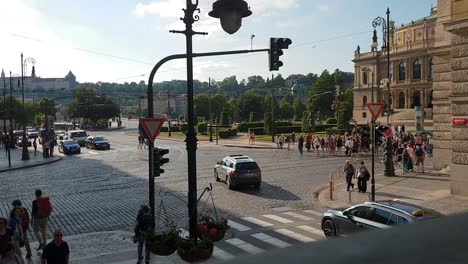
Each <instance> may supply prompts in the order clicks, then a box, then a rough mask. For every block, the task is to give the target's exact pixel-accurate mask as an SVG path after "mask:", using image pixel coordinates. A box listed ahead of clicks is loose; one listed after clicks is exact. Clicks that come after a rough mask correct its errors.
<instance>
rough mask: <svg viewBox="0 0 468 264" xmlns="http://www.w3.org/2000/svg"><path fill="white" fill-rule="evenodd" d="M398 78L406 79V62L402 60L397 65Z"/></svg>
mask: <svg viewBox="0 0 468 264" xmlns="http://www.w3.org/2000/svg"><path fill="white" fill-rule="evenodd" d="M398 80H400V81H404V80H406V62H402V63H400V65H399V66H398Z"/></svg>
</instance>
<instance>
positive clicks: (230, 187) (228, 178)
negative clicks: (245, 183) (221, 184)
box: [226, 176, 235, 190]
mask: <svg viewBox="0 0 468 264" xmlns="http://www.w3.org/2000/svg"><path fill="white" fill-rule="evenodd" d="M226 183H227V186H228V188H229V190H234V189H235V188H234V185H232V183H231V177H229V176H226Z"/></svg>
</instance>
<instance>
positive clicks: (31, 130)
mask: <svg viewBox="0 0 468 264" xmlns="http://www.w3.org/2000/svg"><path fill="white" fill-rule="evenodd" d="M28 132H37V131H36V129H34V128H30V129H28Z"/></svg>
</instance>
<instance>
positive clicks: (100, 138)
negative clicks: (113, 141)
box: [94, 137, 106, 141]
mask: <svg viewBox="0 0 468 264" xmlns="http://www.w3.org/2000/svg"><path fill="white" fill-rule="evenodd" d="M105 140H106V139H105V138H103V137H95V138H94V141H105Z"/></svg>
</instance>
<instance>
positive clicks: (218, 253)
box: [213, 247, 234, 260]
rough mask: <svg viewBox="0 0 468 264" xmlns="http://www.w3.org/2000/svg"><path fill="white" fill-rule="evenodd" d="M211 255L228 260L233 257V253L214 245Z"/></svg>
mask: <svg viewBox="0 0 468 264" xmlns="http://www.w3.org/2000/svg"><path fill="white" fill-rule="evenodd" d="M213 256H215V257H216V258H219V259H220V260H230V259H233V258H234V255H232V254H230V253H228V252H226V251H224V250H222V249H220V248H218V247H214V249H213Z"/></svg>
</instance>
